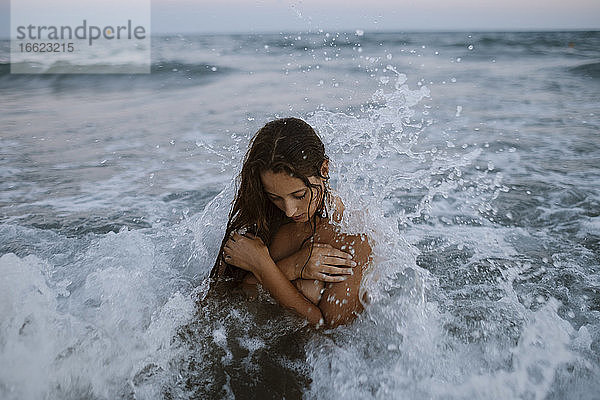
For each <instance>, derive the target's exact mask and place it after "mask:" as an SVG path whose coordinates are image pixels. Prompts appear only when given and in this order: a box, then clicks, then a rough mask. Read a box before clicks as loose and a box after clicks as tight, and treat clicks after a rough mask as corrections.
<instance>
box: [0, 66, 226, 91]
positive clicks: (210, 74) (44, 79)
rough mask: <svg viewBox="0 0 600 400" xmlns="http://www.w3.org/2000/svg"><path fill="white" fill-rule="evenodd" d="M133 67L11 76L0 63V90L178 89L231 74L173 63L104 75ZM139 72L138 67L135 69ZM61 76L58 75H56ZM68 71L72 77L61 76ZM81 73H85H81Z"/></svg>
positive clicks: (50, 69) (8, 68) (49, 70)
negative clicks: (135, 72)
mask: <svg viewBox="0 0 600 400" xmlns="http://www.w3.org/2000/svg"><path fill="white" fill-rule="evenodd" d="M132 67H134V68H135V66H132V65H127V64H125V65H120V66H115V65H110V64H101V63H98V64H93V65H84V64H72V63H65V62H62V63H60V64H58V63H54V64H51V65H49V66H42V67H41V68H45V69H44V71H45V72H44V73H37V74H12V73H11V65H10V63H8V62H0V89H6V88H12V89H14V88H34V87H39V86H51V87H53V88H54V89H57V90H59V91H60V90H66V89H77V88H94V89H100V90H110V89H119V90H121V89H122V84H123V83H124V82H126V83H127V84H128V85H131V84H133V85H136V84H137V85H139V86H141V87H146V86H148V85H150V86H152V85H155V84H158V85H160V86H161V87H167V88H169V87H180V86H191V85H198V84H206V83H209V82H212V81H213V80H214V79H216V78H221V77H223V76H225V75H228V74H230V73H232V72H233V71H234V69H233V68H231V67H223V66H220V65H215V64H210V63H186V62H179V61H174V60H168V61H158V62H154V63H152V65H151V66H150V73H148V74H145V73H140V74H132V73H106V71H109V70H110V71H115V70H116V71H119V70H121V71H131V69H132ZM137 67H138V68H141V66H137ZM59 70H60V71H61V73H57V71H59ZM64 71H71V73H64ZM80 71H88V72H86V73H80Z"/></svg>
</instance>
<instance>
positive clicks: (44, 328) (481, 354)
mask: <svg viewBox="0 0 600 400" xmlns="http://www.w3.org/2000/svg"><path fill="white" fill-rule="evenodd" d="M1 45H2V53H1V54H0V62H1V63H0V105H1V108H2V114H1V116H0V149H1V150H0V154H1V157H0V211H1V212H0V223H1V224H0V398H2V399H43V398H47V399H80V398H86V399H114V398H127V399H156V398H172V399H186V398H202V399H204V398H215V399H217V398H237V399H244V398H277V399H279V398H288V399H289V398H302V397H304V398H308V399H313V398H314V399H316V398H318V399H337V398H349V399H351V398H356V399H364V398H374V399H375V398H386V399H387V398H406V399H430V398H433V399H464V398H470V399H490V398H497V399H505V398H518V399H560V398H577V399H595V398H598V393H600V384H599V383H598V382H600V137H599V136H598V135H599V128H600V97H599V96H598V93H600V52H599V50H598V49H600V34H599V33H598V32H538V33H535V32H529V33H515V32H512V33H491V32H488V33H469V32H464V33H458V32H454V33H400V32H398V33H393V32H389V33H370V32H363V31H356V32H348V33H336V32H326V31H314V32H311V33H280V34H253V35H246V34H237V35H201V36H182V35H179V36H161V37H153V39H152V46H153V48H152V55H153V60H152V74H150V75H83V76H80V75H51V74H49V75H37V76H26V75H10V74H9V65H8V43H7V42H6V41H4V42H2V43H1ZM51 67H52V66H51V65H49V66H47V68H49V69H50V68H51ZM285 116H297V117H301V118H304V119H306V120H307V121H308V122H309V123H310V124H311V125H312V126H313V127H314V128H315V129H317V130H318V132H319V134H320V135H321V137H322V139H323V142H324V143H325V147H326V152H327V154H328V156H329V157H330V159H331V185H332V187H333V189H334V190H335V191H336V192H337V193H338V194H339V195H340V196H341V197H342V198H343V200H344V202H345V204H346V206H347V211H348V212H347V213H346V217H345V219H344V221H342V224H343V226H344V229H346V230H348V231H356V232H366V233H367V234H368V235H369V237H370V238H371V241H372V244H373V246H372V247H373V253H374V263H373V265H372V268H371V269H370V272H369V274H367V276H366V277H365V280H364V282H363V284H364V288H365V290H366V291H367V293H368V298H369V304H368V305H367V306H366V309H365V311H364V312H363V313H362V314H361V316H360V317H359V318H358V319H357V320H356V321H355V322H354V323H352V324H350V325H348V326H342V327H339V328H337V329H334V330H325V331H319V332H315V331H314V330H312V329H311V328H310V327H308V326H307V325H306V323H305V322H304V321H303V320H302V319H301V318H298V317H296V316H295V315H293V314H291V313H289V312H287V311H285V310H282V309H281V308H280V307H279V306H278V305H277V304H276V303H274V302H273V301H272V300H271V299H269V298H268V296H266V295H265V296H264V298H263V299H262V301H259V302H249V301H247V300H245V299H243V298H239V297H237V296H232V297H231V298H226V299H214V300H210V301H208V300H206V299H204V295H205V294H206V289H207V286H206V277H207V274H208V272H209V271H210V268H211V267H212V265H213V263H214V260H215V257H216V252H217V250H218V247H219V245H220V241H221V239H222V235H223V232H224V226H225V224H226V222H227V214H228V212H229V208H230V206H231V201H232V200H233V196H234V195H235V177H236V175H237V173H238V172H239V170H240V166H241V162H242V159H243V156H244V153H245V151H246V149H247V145H248V141H249V139H250V138H251V136H252V135H253V134H254V132H256V130H257V129H258V128H260V127H261V126H262V125H263V124H264V123H265V122H267V121H269V120H271V119H274V118H278V117H285ZM203 299H204V300H203Z"/></svg>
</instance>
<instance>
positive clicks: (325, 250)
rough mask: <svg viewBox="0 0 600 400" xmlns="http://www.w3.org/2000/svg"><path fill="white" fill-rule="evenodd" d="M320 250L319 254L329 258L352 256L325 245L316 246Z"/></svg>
mask: <svg viewBox="0 0 600 400" xmlns="http://www.w3.org/2000/svg"><path fill="white" fill-rule="evenodd" d="M318 247H319V248H320V250H319V252H321V253H322V254H323V255H326V256H330V257H338V258H348V259H350V258H352V255H351V254H350V253H347V252H345V251H342V250H340V249H336V248H335V247H333V246H331V245H329V244H325V245H322V246H318Z"/></svg>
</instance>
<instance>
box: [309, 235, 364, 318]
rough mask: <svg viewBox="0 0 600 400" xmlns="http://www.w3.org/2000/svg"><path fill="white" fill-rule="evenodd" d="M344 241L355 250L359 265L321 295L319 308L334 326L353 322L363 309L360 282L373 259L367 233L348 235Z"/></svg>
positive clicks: (354, 255) (327, 287)
mask: <svg viewBox="0 0 600 400" xmlns="http://www.w3.org/2000/svg"><path fill="white" fill-rule="evenodd" d="M342 241H343V242H344V243H343V244H344V245H346V246H347V248H350V249H351V252H352V251H353V252H354V254H353V259H354V260H355V261H356V262H357V264H358V265H357V266H356V268H354V273H353V275H351V276H350V277H349V278H348V279H347V280H345V281H343V282H338V283H330V284H328V285H327V286H326V288H325V292H324V293H323V296H322V297H321V301H320V302H319V308H320V310H321V312H322V314H323V318H324V320H325V324H326V325H328V326H329V327H332V328H334V327H336V326H338V325H341V324H346V323H348V322H351V321H352V320H353V319H354V318H356V316H357V315H358V313H359V312H360V311H362V309H363V307H362V304H361V302H360V299H359V295H360V294H359V290H360V283H361V280H362V275H363V272H364V271H365V270H366V268H367V267H368V265H369V263H370V262H371V260H372V251H371V246H370V245H369V241H368V237H367V236H366V235H361V236H346V237H344V238H343V240H342Z"/></svg>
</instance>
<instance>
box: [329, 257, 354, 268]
mask: <svg viewBox="0 0 600 400" xmlns="http://www.w3.org/2000/svg"><path fill="white" fill-rule="evenodd" d="M322 260H323V261H322V263H323V264H329V265H347V266H348V267H356V261H354V260H352V259H350V258H339V257H332V256H326V257H324V258H323V259H322Z"/></svg>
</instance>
